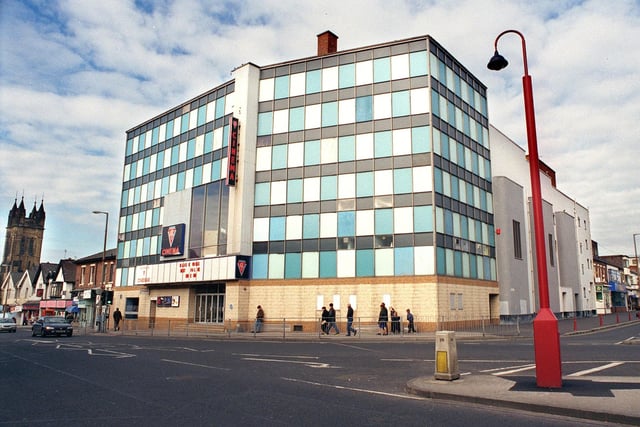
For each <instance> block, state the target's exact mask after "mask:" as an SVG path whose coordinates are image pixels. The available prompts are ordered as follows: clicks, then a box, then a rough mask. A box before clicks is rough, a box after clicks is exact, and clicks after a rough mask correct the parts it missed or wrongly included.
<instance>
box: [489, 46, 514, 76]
mask: <svg viewBox="0 0 640 427" xmlns="http://www.w3.org/2000/svg"><path fill="white" fill-rule="evenodd" d="M507 65H509V61H507V60H506V59H505V57H504V56H502V55H500V54H499V53H498V51H497V50H496V51H495V53H494V54H493V57H492V58H491V59H490V60H489V63H488V64H487V68H488V69H490V70H493V71H500V70H502V69H503V68H505V67H506V66H507Z"/></svg>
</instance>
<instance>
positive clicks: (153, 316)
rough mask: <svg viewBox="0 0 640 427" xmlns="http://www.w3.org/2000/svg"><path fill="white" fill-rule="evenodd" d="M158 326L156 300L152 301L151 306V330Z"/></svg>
mask: <svg viewBox="0 0 640 427" xmlns="http://www.w3.org/2000/svg"><path fill="white" fill-rule="evenodd" d="M155 326H156V300H151V305H150V306H149V329H153V328H154V327H155Z"/></svg>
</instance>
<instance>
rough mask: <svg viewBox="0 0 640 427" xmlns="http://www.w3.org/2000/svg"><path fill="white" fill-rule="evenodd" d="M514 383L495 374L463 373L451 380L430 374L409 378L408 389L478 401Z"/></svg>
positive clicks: (504, 389)
mask: <svg viewBox="0 0 640 427" xmlns="http://www.w3.org/2000/svg"><path fill="white" fill-rule="evenodd" d="M513 385H514V382H513V381H510V380H507V379H504V378H500V377H497V376H493V375H463V376H461V377H460V378H458V379H456V380H451V381H449V380H439V379H436V378H435V376H428V377H418V378H414V379H411V380H409V381H408V382H407V386H406V389H407V392H409V393H411V394H415V395H418V396H424V397H429V398H447V399H451V398H453V399H455V400H469V399H471V400H473V401H476V399H484V398H491V397H493V396H496V395H497V394H502V393H503V392H506V391H508V390H509V389H510V388H511V387H513Z"/></svg>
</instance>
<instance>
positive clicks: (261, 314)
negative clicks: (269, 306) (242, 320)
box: [253, 305, 264, 334]
mask: <svg viewBox="0 0 640 427" xmlns="http://www.w3.org/2000/svg"><path fill="white" fill-rule="evenodd" d="M263 322H264V310H263V309H262V306H260V305H259V306H258V312H257V313H256V324H255V325H254V326H253V330H254V331H255V333H256V334H257V333H259V332H262V323H263Z"/></svg>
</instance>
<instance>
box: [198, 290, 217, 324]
mask: <svg viewBox="0 0 640 427" xmlns="http://www.w3.org/2000/svg"><path fill="white" fill-rule="evenodd" d="M194 320H195V322H196V323H223V322H224V294H198V295H196V313H195V319H194Z"/></svg>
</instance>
